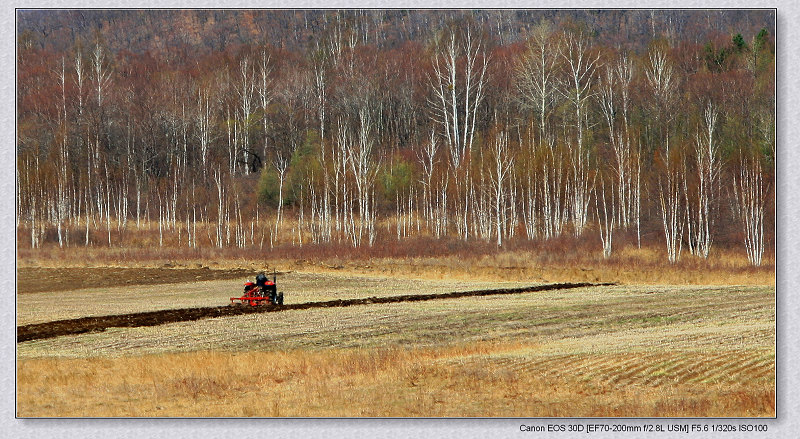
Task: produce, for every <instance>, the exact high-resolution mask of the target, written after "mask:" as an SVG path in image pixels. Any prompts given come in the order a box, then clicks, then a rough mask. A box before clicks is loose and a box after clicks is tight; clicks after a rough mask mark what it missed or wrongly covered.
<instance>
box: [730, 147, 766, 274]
mask: <svg viewBox="0 0 800 439" xmlns="http://www.w3.org/2000/svg"><path fill="white" fill-rule="evenodd" d="M766 193H767V185H766V184H765V183H764V177H763V171H762V167H761V160H760V158H759V157H758V156H756V155H755V154H742V156H740V158H739V167H738V172H736V173H735V174H734V177H733V195H734V200H735V209H736V214H737V216H738V219H739V221H740V222H741V226H742V231H743V232H744V246H745V250H746V252H747V260H748V261H750V264H751V265H753V266H756V267H758V266H760V265H761V259H762V256H763V254H764V203H765V201H766V196H765V195H766Z"/></svg>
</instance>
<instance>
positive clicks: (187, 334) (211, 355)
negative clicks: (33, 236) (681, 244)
mask: <svg viewBox="0 0 800 439" xmlns="http://www.w3.org/2000/svg"><path fill="white" fill-rule="evenodd" d="M212 271H213V270H212ZM248 277H252V276H248V275H243V276H241V277H240V278H237V277H235V276H234V277H233V278H230V279H229V280H223V279H219V278H218V279H216V280H203V281H198V282H185V281H184V282H181V283H164V284H158V285H153V284H150V285H129V286H124V287H119V288H107V287H106V288H104V287H94V288H83V289H74V290H70V291H59V292H57V293H56V292H53V291H45V292H38V293H34V292H31V293H28V294H19V295H18V296H17V301H18V302H17V315H18V324H20V325H22V324H28V323H35V322H46V321H51V320H57V319H65V318H75V317H82V316H90V315H108V314H122V313H129V312H139V311H150V310H159V309H168V308H171V307H173V308H183V307H189V306H217V305H223V304H225V303H227V301H228V298H229V297H230V296H231V294H232V293H234V292H236V293H238V292H239V289H240V285H241V283H242V282H244V281H245V280H246V279H247V278H248ZM22 278H23V276H20V279H22ZM165 278H167V279H176V278H180V276H172V277H168V276H165ZM134 282H135V280H134ZM532 284H536V283H535V282H482V281H477V280H474V281H470V280H458V281H447V280H427V279H403V278H397V277H379V276H367V275H361V274H352V273H350V274H348V273H337V274H314V273H302V272H292V273H287V274H285V275H283V276H281V277H280V279H279V285H280V289H281V290H283V291H284V292H285V294H286V303H301V302H309V301H320V300H332V299H350V298H363V297H372V296H378V297H381V296H393V295H400V294H429V293H436V292H442V293H444V292H450V291H466V290H477V289H487V288H512V287H518V286H528V285H532ZM24 288H25V287H24V286H23V285H22V284H21V285H20V290H22V289H24ZM774 296H775V290H774V288H773V287H771V286H653V285H646V286H645V285H615V286H603V287H586V288H576V289H565V290H553V291H541V292H531V293H523V294H514V295H503V296H487V297H464V298H457V299H443V300H435V301H428V302H408V303H393V304H372V305H359V306H350V307H346V308H320V309H307V310H289V311H285V312H280V313H264V314H248V315H241V316H232V317H221V318H212V319H204V320H197V321H192V322H180V323H170V324H165V325H160V326H152V327H139V328H111V329H108V330H106V331H104V332H99V333H91V334H83V335H74V336H63V337H56V338H52V339H44V340H36V341H29V342H23V343H19V344H18V345H17V357H18V363H17V365H18V369H17V373H18V375H17V381H18V387H17V389H18V394H17V414H18V415H19V416H521V417H534V416H635V417H642V416H644V417H650V416H774V414H775V389H774V387H775V297H774ZM56 299H57V300H56ZM109 304H113V305H109Z"/></svg>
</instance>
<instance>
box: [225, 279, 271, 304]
mask: <svg viewBox="0 0 800 439" xmlns="http://www.w3.org/2000/svg"><path fill="white" fill-rule="evenodd" d="M275 281H276V273H275V272H273V273H272V280H269V279H268V278H267V276H265V275H264V273H259V274H258V275H257V276H256V281H255V283H253V282H245V284H244V295H243V296H242V297H231V305H232V306H235V305H238V306H247V305H250V306H264V305H283V293H279V292H278V286H277V285H276V284H275Z"/></svg>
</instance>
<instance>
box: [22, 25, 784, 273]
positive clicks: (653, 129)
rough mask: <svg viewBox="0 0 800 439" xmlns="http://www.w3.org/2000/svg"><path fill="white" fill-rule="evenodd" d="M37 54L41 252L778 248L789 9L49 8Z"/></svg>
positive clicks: (28, 184)
mask: <svg viewBox="0 0 800 439" xmlns="http://www.w3.org/2000/svg"><path fill="white" fill-rule="evenodd" d="M16 60H17V68H16V90H17V93H16V96H17V99H16V112H17V113H16V114H17V131H16V141H17V155H16V161H17V163H16V181H17V185H16V188H17V194H16V226H17V245H18V247H20V248H23V247H24V248H60V247H73V248H74V247H101V246H105V247H164V248H187V249H199V248H243V249H255V250H267V249H272V248H276V247H281V248H294V247H301V246H320V247H322V246H331V245H336V246H340V247H342V248H344V247H347V248H363V247H373V246H379V245H381V244H382V243H386V242H389V241H395V242H399V243H404V242H405V243H408V248H409V249H411V248H413V247H414V246H415V245H417V246H418V245H419V243H420V242H422V243H424V242H429V240H437V241H443V242H468V243H471V242H479V243H483V244H485V245H489V244H490V245H491V246H494V247H496V248H502V247H507V246H509V245H515V246H524V245H526V243H537V242H544V241H550V240H558V239H561V238H562V237H569V239H574V240H577V241H578V242H585V243H587V244H586V246H587V248H592V249H594V248H597V249H598V252H600V253H601V254H602V257H606V258H607V257H610V256H611V255H612V254H613V253H614V252H615V251H617V249H619V248H620V247H621V246H623V245H625V246H634V247H652V248H657V249H658V251H659V252H660V253H659V254H661V255H662V256H663V260H664V262H668V263H676V262H678V261H679V260H680V259H681V257H682V256H685V255H686V254H690V255H692V256H694V257H698V258H703V259H706V258H709V256H710V255H713V251H714V249H715V248H717V247H719V248H727V249H734V250H735V251H738V252H741V253H742V254H746V256H747V259H748V261H749V263H750V264H752V265H754V266H759V265H761V263H762V259H763V258H764V257H765V254H768V253H769V252H770V251H772V250H773V249H774V238H773V236H774V230H775V220H774V218H775V194H774V189H775V185H774V183H773V182H774V179H775V160H776V151H775V143H776V141H775V135H776V130H775V112H776V84H775V76H776V75H775V63H776V60H775V11H774V10H731V11H724V10H715V11H704V10H669V11H650V10H631V11H624V10H600V11H582V10H581V11H576V10H557V11H546V10H532V11H525V10H523V11H515V10H491V11H463V10H449V11H436V10H421V11H413V10H412V11H401V10H388V11H382V10H366V11H360V10H344V11H338V10H318V11H304V10H282V11H269V10H259V11H245V10H213V11H206V10H180V11H168V10H159V11H146V10H139V11H135V10H124V11H123V10H104V11H92V10H78V11H68V10H31V11H18V12H17V58H16ZM409 251H411V250H409Z"/></svg>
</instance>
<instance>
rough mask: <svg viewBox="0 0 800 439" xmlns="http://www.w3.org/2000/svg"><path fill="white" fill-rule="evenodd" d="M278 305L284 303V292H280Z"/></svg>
mask: <svg viewBox="0 0 800 439" xmlns="http://www.w3.org/2000/svg"><path fill="white" fill-rule="evenodd" d="M278 305H283V293H278Z"/></svg>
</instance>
